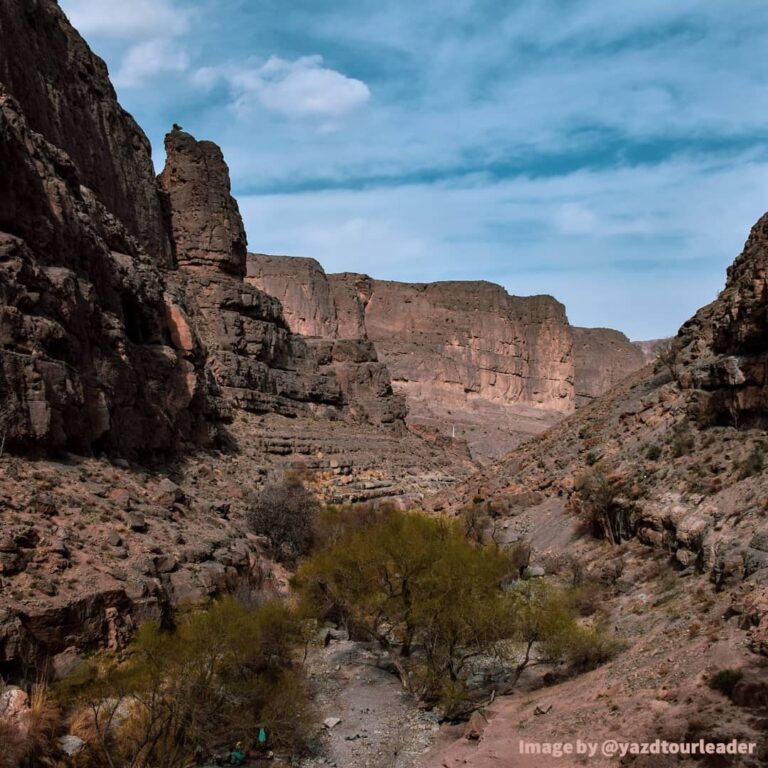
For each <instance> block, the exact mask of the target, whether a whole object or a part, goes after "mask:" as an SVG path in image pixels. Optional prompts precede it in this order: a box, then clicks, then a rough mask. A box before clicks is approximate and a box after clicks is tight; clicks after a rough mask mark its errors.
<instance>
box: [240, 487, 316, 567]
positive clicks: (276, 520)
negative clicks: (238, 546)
mask: <svg viewBox="0 0 768 768" xmlns="http://www.w3.org/2000/svg"><path fill="white" fill-rule="evenodd" d="M319 512H320V504H319V503H318V501H317V499H316V498H315V497H314V496H313V495H312V493H310V491H309V490H307V488H306V486H305V485H304V483H303V482H302V480H301V478H300V477H299V476H298V475H296V474H292V473H291V474H286V475H285V476H283V477H282V478H281V479H280V480H278V481H275V482H270V483H268V484H267V485H265V486H264V488H262V489H261V490H260V491H258V492H256V493H254V494H252V495H251V497H250V499H249V508H248V511H247V517H248V524H249V525H250V527H251V529H252V530H253V532H254V533H257V534H259V535H260V536H265V537H266V538H267V539H268V540H269V543H270V546H271V548H272V551H273V553H274V555H275V557H276V558H277V559H278V560H281V561H283V562H295V561H296V560H297V559H298V558H299V557H302V556H303V555H306V554H307V553H308V552H309V550H310V549H311V548H312V542H313V538H314V531H315V526H316V521H317V517H318V514H319Z"/></svg>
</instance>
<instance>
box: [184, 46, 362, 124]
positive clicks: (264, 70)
mask: <svg viewBox="0 0 768 768" xmlns="http://www.w3.org/2000/svg"><path fill="white" fill-rule="evenodd" d="M195 80H196V82H197V83H198V84H199V85H201V86H203V87H205V86H211V85H213V84H214V83H215V82H217V81H219V80H223V81H224V82H226V83H227V84H228V86H229V88H230V89H231V92H232V98H233V101H232V106H233V108H234V109H235V111H236V112H238V113H239V114H241V115H248V114H250V113H251V112H252V111H253V109H254V107H256V106H261V107H263V108H264V109H266V110H268V111H270V112H274V113H276V114H278V115H282V116H283V117H289V118H317V119H320V120H323V121H326V122H325V123H324V125H325V127H326V128H328V127H330V125H332V121H335V120H338V119H339V118H342V117H344V116H346V115H348V114H349V113H350V112H353V111H354V110H356V109H358V108H359V107H361V106H362V105H364V104H365V103H366V102H368V101H369V99H370V97H371V92H370V90H369V89H368V86H367V85H366V84H365V83H364V82H362V81H361V80H356V79H355V78H352V77H347V76H346V75H344V74H342V73H341V72H337V71H336V70H334V69H329V68H328V67H325V66H323V58H322V56H303V57H301V58H299V59H296V60H295V61H287V60H285V59H281V58H279V57H278V56H272V57H270V58H269V59H268V60H267V61H266V63H264V64H262V65H261V66H254V67H219V68H207V69H202V70H200V71H199V72H198V73H197V75H196V78H195ZM329 123H330V125H329Z"/></svg>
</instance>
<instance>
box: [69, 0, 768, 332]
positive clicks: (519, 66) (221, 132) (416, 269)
mask: <svg viewBox="0 0 768 768" xmlns="http://www.w3.org/2000/svg"><path fill="white" fill-rule="evenodd" d="M61 5H62V6H63V8H64V9H65V11H67V13H68V14H69V15H70V17H71V18H72V20H73V22H74V23H75V25H76V26H77V27H78V28H79V29H80V31H81V32H82V33H83V34H84V35H85V36H86V38H87V39H88V40H89V42H90V43H91V45H92V47H93V48H94V49H95V50H96V51H97V53H99V54H100V55H102V56H103V57H104V58H105V59H106V61H107V63H108V65H109V67H110V72H111V73H112V76H113V79H114V81H115V84H116V87H117V90H118V93H119V96H120V99H121V101H122V103H123V104H124V106H125V107H126V108H127V109H128V110H129V111H130V112H132V113H133V114H134V115H135V116H136V118H137V119H138V120H139V122H140V123H141V124H142V126H143V127H144V129H145V130H146V131H147V133H148V134H149V136H150V138H151V140H152V143H153V146H154V149H155V161H156V163H157V164H158V166H161V165H162V162H163V151H162V138H163V135H164V134H165V132H166V130H167V129H168V128H169V127H170V125H171V124H172V123H173V122H178V123H180V124H181V125H182V126H183V127H184V128H185V129H186V130H188V131H190V132H192V133H193V134H195V135H196V136H197V137H198V138H208V139H212V140H214V141H216V142H217V143H219V144H220V145H221V146H222V147H223V149H224V152H225V155H226V157H227V160H228V163H229V165H230V168H231V171H232V178H233V186H234V190H235V193H236V195H237V197H238V199H239V201H240V206H241V210H242V211H243V215H244V218H245V221H246V227H247V230H248V236H249V244H250V249H251V250H253V251H261V252H267V253H281V254H290V255H301V256H313V257H315V258H317V259H318V260H319V261H320V262H321V263H322V264H323V266H324V267H325V268H326V270H328V271H329V272H330V271H343V270H349V271H359V272H366V273H368V274H371V275H373V276H374V277H379V278H386V279H397V280H408V281H429V280H445V279H451V280H454V279H486V280H492V281H494V282H498V283H501V284H502V285H504V286H505V287H506V288H507V290H509V291H510V293H513V294H518V295H529V294H534V293H549V294H552V295H554V296H556V297H557V298H558V299H560V300H561V301H563V302H564V303H565V305H566V307H567V310H568V315H569V318H570V320H571V322H573V323H574V324H577V325H587V326H609V327H614V328H618V329H620V330H623V331H624V332H626V333H627V334H628V335H629V336H630V337H632V338H635V339H641V338H654V337H659V336H664V335H669V334H671V333H673V332H675V331H676V329H677V327H678V326H679V325H680V324H681V323H682V322H683V321H684V320H685V319H687V318H688V317H689V316H690V315H691V314H692V313H693V312H694V311H695V310H696V309H697V308H698V307H699V306H701V305H703V304H706V303H707V302H708V301H711V300H712V299H713V298H714V297H715V295H716V294H717V291H718V290H720V289H721V288H722V286H723V283H724V275H725V268H726V267H727V265H728V264H730V262H731V261H732V260H733V258H734V257H735V256H736V255H737V254H738V253H739V251H740V250H741V248H742V245H743V243H744V240H745V239H746V236H747V234H748V231H749V228H750V226H751V225H752V224H753V223H754V221H755V220H756V219H757V218H758V217H759V216H760V215H761V214H762V213H763V212H764V211H765V210H766V209H768V144H767V142H766V127H767V126H768V62H767V61H766V57H765V53H766V51H768V6H766V4H765V1H764V0H732V1H731V2H726V1H725V0H674V2H670V0H643V1H642V2H617V1H616V0H419V2H417V3H414V2H413V1H412V0H410V1H408V0H388V1H387V2H380V0H378V1H376V2H374V1H373V0H132V2H130V3H128V2H125V0H61Z"/></svg>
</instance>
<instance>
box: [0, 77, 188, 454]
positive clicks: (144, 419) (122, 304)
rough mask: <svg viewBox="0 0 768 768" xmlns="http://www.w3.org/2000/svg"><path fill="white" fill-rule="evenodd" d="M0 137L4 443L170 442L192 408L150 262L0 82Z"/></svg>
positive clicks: (184, 430)
mask: <svg viewBox="0 0 768 768" xmlns="http://www.w3.org/2000/svg"><path fill="white" fill-rule="evenodd" d="M0 136H2V140H1V141H0V164H2V167H3V170H4V173H3V174H2V175H0V297H1V299H2V303H1V305H0V322H1V323H2V330H3V340H2V341H3V344H2V350H0V360H2V375H1V377H0V387H2V388H3V391H4V393H5V394H4V396H5V398H6V403H7V409H8V410H9V411H10V421H11V426H12V428H11V429H9V437H10V444H12V445H13V444H16V445H18V446H26V447H33V446H40V447H45V448H57V447H65V446H66V447H69V448H75V449H79V450H91V449H92V448H93V447H94V446H97V445H98V447H99V448H100V449H106V450H113V451H119V452H123V453H125V454H126V455H131V454H132V453H133V452H134V451H138V450H140V451H141V452H142V453H143V455H145V456H146V457H150V456H152V454H153V453H154V452H156V451H167V450H169V449H170V448H171V447H172V446H174V444H176V443H179V442H183V440H184V439H185V437H188V436H189V435H190V434H191V432H192V429H193V424H194V423H195V422H196V420H197V419H198V418H199V416H200V409H199V408H198V407H197V406H193V405H192V403H191V401H190V399H189V398H186V397H182V398H179V397H177V393H178V392H179V391H183V390H185V389H186V383H185V382H186V380H187V376H188V373H189V371H188V368H187V366H186V364H185V362H184V361H183V360H181V359H180V357H179V356H178V355H177V354H176V353H175V351H174V350H173V349H172V348H171V346H170V345H169V344H168V331H167V323H166V318H165V308H164V303H163V288H164V283H163V277H162V275H161V273H160V272H159V271H158V269H157V267H156V266H155V264H154V260H153V259H151V258H150V257H149V256H147V254H146V252H144V251H143V250H142V248H141V246H140V245H139V244H138V243H137V242H136V240H134V239H133V238H132V237H131V235H130V234H129V233H128V232H127V231H126V230H125V228H124V227H123V225H122V224H121V223H120V222H119V221H118V220H117V219H116V218H115V217H114V216H112V214H110V213H109V211H108V210H107V209H106V208H105V207H104V206H103V205H102V204H101V202H100V201H99V199H98V198H97V197H96V195H95V194H94V193H93V192H92V191H91V190H90V189H88V188H87V187H86V186H84V185H83V183H82V179H81V177H80V175H79V169H78V167H77V166H76V165H75V164H74V162H73V161H72V159H71V158H70V157H69V156H68V155H66V154H65V153H64V152H63V151H62V150H61V149H60V148H58V147H55V146H53V145H52V144H50V143H49V142H47V141H46V140H45V139H44V138H43V137H42V136H41V135H40V134H39V133H36V132H34V131H33V130H32V129H31V128H30V126H29V124H28V122H27V120H26V118H25V116H24V114H23V112H22V111H21V107H20V105H19V103H18V102H17V101H16V100H15V99H14V98H13V97H12V96H11V95H10V94H8V92H7V91H6V90H5V88H4V87H3V86H2V84H0ZM103 151H104V152H106V151H107V150H106V149H104V150H103Z"/></svg>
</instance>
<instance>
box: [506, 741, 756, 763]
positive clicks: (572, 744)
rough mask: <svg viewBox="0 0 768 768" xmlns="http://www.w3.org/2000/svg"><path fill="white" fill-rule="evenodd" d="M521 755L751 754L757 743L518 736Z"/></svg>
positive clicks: (753, 752)
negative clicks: (569, 739)
mask: <svg viewBox="0 0 768 768" xmlns="http://www.w3.org/2000/svg"><path fill="white" fill-rule="evenodd" d="M518 749H519V753H520V754H521V755H529V756H532V757H535V756H536V755H546V756H547V757H555V758H557V757H569V756H572V755H581V756H583V757H625V756H626V755H691V756H702V757H703V756H706V755H753V754H755V751H756V749H757V744H755V743H753V742H749V741H737V740H736V739H732V740H731V741H724V742H717V743H715V742H711V741H704V739H700V740H699V741H686V742H679V741H663V740H662V739H656V740H655V741H619V740H618V739H606V740H605V741H588V740H583V739H576V740H575V741H525V740H523V739H521V740H520V743H519V745H518Z"/></svg>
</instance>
